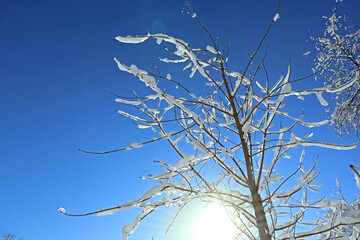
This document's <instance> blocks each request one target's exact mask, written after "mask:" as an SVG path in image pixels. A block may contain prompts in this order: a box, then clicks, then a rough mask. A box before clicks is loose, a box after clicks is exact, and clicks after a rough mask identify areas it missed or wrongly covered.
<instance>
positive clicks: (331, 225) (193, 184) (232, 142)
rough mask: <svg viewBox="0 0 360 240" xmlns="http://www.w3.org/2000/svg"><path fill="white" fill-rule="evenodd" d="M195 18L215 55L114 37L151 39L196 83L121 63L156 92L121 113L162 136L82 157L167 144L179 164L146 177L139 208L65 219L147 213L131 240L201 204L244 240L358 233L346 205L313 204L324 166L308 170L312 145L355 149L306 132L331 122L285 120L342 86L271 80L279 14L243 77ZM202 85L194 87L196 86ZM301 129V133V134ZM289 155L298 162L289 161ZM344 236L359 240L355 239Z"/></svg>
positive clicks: (178, 44)
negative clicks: (155, 215) (159, 215)
mask: <svg viewBox="0 0 360 240" xmlns="http://www.w3.org/2000/svg"><path fill="white" fill-rule="evenodd" d="M189 12H190V14H191V15H192V17H193V18H195V20H196V21H198V22H199V23H200V25H201V26H202V27H203V28H204V30H205V31H206V32H207V33H208V35H209V38H210V41H211V46H206V47H205V48H204V49H198V48H196V49H195V48H192V47H190V44H188V43H186V42H185V41H183V40H181V39H178V38H174V37H172V36H168V35H165V34H147V35H145V36H126V37H122V36H117V37H116V40H118V41H120V42H122V43H134V44H135V43H141V42H144V41H147V40H148V39H151V38H153V39H155V40H156V42H157V44H159V45H161V46H162V47H164V49H165V50H167V51H168V53H169V57H166V58H160V60H161V61H163V62H165V63H175V64H184V63H186V62H187V64H186V66H185V67H181V68H183V69H184V70H187V69H188V70H190V75H189V78H193V80H192V81H189V80H188V79H184V77H182V76H172V75H171V74H170V73H166V74H165V75H163V74H161V73H160V72H157V73H151V72H148V71H145V70H142V69H139V68H138V67H137V66H135V65H131V66H127V65H125V64H124V63H122V62H120V61H119V60H118V59H117V58H114V60H115V62H116V64H117V66H118V67H119V69H120V70H122V71H124V72H127V73H129V74H131V75H134V76H135V77H136V78H138V79H139V81H141V82H142V83H144V85H145V86H146V87H147V88H148V89H149V90H150V91H152V94H149V95H145V96H138V95H137V94H135V93H134V96H133V97H120V96H118V98H117V99H116V101H117V102H119V103H123V104H127V105H130V106H133V107H135V108H136V109H137V110H138V112H139V113H138V114H137V115H134V114H131V113H127V112H125V111H123V110H119V111H118V112H119V113H120V114H121V115H123V116H125V117H127V118H129V119H130V120H132V121H133V123H135V124H136V125H137V126H138V127H139V128H140V129H141V130H151V131H153V132H154V134H155V135H156V137H154V138H152V139H149V140H145V141H144V142H141V143H132V144H130V145H129V146H127V147H123V148H120V149H115V150H111V151H107V152H88V151H84V150H82V151H83V152H87V153H93V154H107V153H112V152H119V151H122V150H130V149H134V148H141V147H142V146H143V145H144V144H154V143H156V142H158V141H162V140H164V141H167V142H168V143H169V147H170V149H173V150H174V151H175V152H176V154H177V155H178V159H177V161H175V162H174V161H171V160H169V161H158V164H159V165H160V166H161V167H162V168H164V172H163V173H161V174H156V175H149V176H147V177H144V178H143V179H151V180H154V181H155V182H156V183H157V185H156V186H155V187H153V188H151V189H149V190H148V191H147V192H146V193H145V194H144V195H143V196H142V197H140V198H139V199H136V200H134V201H131V202H128V203H125V204H122V205H119V206H115V207H111V208H107V209H101V210H98V211H95V212H89V213H85V214H78V215H76V214H69V213H67V212H66V211H65V209H64V208H59V211H60V212H61V213H62V214H64V215H68V216H86V215H92V214H96V215H107V214H112V213H115V212H117V211H119V210H122V209H128V208H132V207H137V208H141V209H142V212H141V213H140V214H139V215H138V216H137V217H136V219H135V220H134V221H133V222H132V223H131V224H129V225H127V226H125V227H124V228H123V230H122V233H123V240H126V239H128V237H129V235H130V234H131V233H133V232H134V231H135V230H136V228H137V227H138V226H139V223H140V222H141V221H142V220H143V219H144V218H145V217H147V216H148V215H149V214H150V213H152V212H153V211H155V210H157V209H158V208H159V207H161V206H174V207H177V208H179V210H181V209H182V207H184V206H185V205H187V204H189V203H190V202H192V201H194V200H196V199H197V200H200V201H204V202H214V203H218V204H220V205H222V206H223V207H224V208H225V209H226V211H227V212H228V215H229V217H230V218H231V220H232V222H233V224H234V225H235V226H236V228H237V229H238V234H237V235H236V236H234V238H236V239H261V240H270V239H300V238H308V237H310V236H314V235H317V236H319V237H322V238H325V237H326V236H328V234H333V232H334V231H335V232H337V233H338V234H337V235H336V236H337V237H338V236H341V232H342V228H343V227H345V228H346V229H347V230H349V229H353V228H354V227H359V226H360V218H358V217H352V215H346V216H344V215H341V214H340V213H341V211H342V207H344V206H347V205H341V204H338V201H333V200H329V199H319V200H312V201H309V200H308V191H309V190H310V191H314V192H317V191H318V190H317V187H318V186H319V184H316V183H315V179H316V177H317V176H318V175H319V172H317V171H316V170H315V165H316V162H315V163H314V164H313V166H312V167H310V168H309V169H307V170H305V169H304V167H303V164H302V163H303V161H304V156H305V148H306V147H308V146H317V147H324V148H332V149H339V150H348V149H353V148H355V147H356V145H355V144H353V145H349V146H343V145H338V144H333V143H324V142H319V141H316V140H312V137H313V134H312V133H311V132H308V131H307V130H308V128H316V127H320V126H322V125H325V124H327V123H328V122H329V121H328V120H322V121H319V122H307V121H304V120H303V114H302V113H299V114H298V116H292V115H291V114H288V113H287V112H286V111H287V110H286V109H289V108H290V109H291V110H292V112H294V111H295V110H297V108H296V107H295V106H293V107H291V106H288V105H287V103H288V102H287V101H286V100H287V99H288V98H291V97H297V98H299V99H300V100H299V101H301V100H303V99H304V96H305V95H309V94H315V95H316V97H317V99H318V100H319V102H320V103H321V104H322V105H326V104H327V103H326V101H325V99H324V98H323V97H322V93H323V92H333V93H336V92H339V91H341V90H342V89H343V88H344V86H343V85H338V86H335V87H333V88H330V87H324V88H317V89H307V90H293V89H292V82H293V81H295V79H294V80H291V79H290V75H291V65H289V66H288V69H287V73H286V74H285V76H284V75H282V76H281V77H280V78H278V80H277V81H272V79H271V78H270V76H269V75H268V72H267V70H266V67H265V63H264V61H265V57H266V54H267V51H261V50H260V49H261V47H262V44H263V41H264V39H265V38H266V36H267V34H268V32H269V31H270V29H271V28H272V26H273V24H274V23H275V22H276V21H277V20H278V19H279V13H276V14H275V16H274V18H273V19H272V21H271V23H270V25H269V28H268V30H267V32H266V34H265V35H264V36H263V38H262V40H261V41H260V43H259V45H258V47H257V48H256V49H255V51H254V52H253V54H251V55H250V58H249V60H248V62H247V64H246V65H245V66H244V68H243V69H244V70H243V72H238V71H233V70H231V69H230V63H229V60H228V56H227V53H226V54H224V53H223V52H221V51H220V49H219V44H218V42H217V41H215V40H214V38H213V36H212V35H211V34H210V33H209V32H208V30H207V29H206V28H205V27H204V25H203V24H202V22H200V20H199V19H198V18H197V17H196V14H195V13H193V12H192V11H191V9H190V8H189ZM226 52H227V51H226ZM260 53H261V54H262V53H263V55H262V56H260ZM256 60H257V61H256ZM254 62H257V63H256V64H253V63H254ZM195 81H196V82H197V83H196V84H197V85H196V88H194V87H193V82H195ZM164 83H165V84H166V90H165V87H164V86H163V84H164ZM171 84H173V86H171ZM198 86H201V87H198ZM190 89H192V90H190ZM139 114H140V115H139ZM299 129H301V133H295V131H297V130H299ZM299 148H300V149H299ZM291 156H292V157H293V158H295V159H293V160H291V159H290V158H291ZM294 163H295V164H294ZM290 165H292V166H293V168H291V167H290ZM279 166H280V168H279ZM281 166H284V167H281ZM281 169H286V170H284V171H281ZM275 170H276V171H275ZM210 172H211V174H210ZM214 176H216V177H215V178H214ZM321 210H326V211H327V213H326V214H325V215H320V216H319V215H317V214H315V212H314V211H321ZM354 211H357V212H356V213H358V212H359V210H354ZM351 213H353V211H352V212H351ZM170 226H171V224H170ZM346 234H348V235H349V234H350V237H351V239H355V238H354V237H355V235H354V234H353V235H351V233H348V232H346ZM343 236H345V233H343Z"/></svg>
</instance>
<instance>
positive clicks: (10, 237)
mask: <svg viewBox="0 0 360 240" xmlns="http://www.w3.org/2000/svg"><path fill="white" fill-rule="evenodd" d="M1 240H23V239H22V238H16V237H15V234H13V233H4V234H3V235H2V237H1Z"/></svg>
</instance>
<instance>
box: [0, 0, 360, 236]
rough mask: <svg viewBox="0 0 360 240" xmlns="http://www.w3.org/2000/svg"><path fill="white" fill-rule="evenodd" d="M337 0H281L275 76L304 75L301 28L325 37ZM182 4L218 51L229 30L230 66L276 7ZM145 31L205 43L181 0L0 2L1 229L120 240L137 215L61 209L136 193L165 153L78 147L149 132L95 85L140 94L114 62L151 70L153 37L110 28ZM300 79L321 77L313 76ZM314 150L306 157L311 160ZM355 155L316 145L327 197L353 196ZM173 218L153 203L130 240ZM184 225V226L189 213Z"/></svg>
mask: <svg viewBox="0 0 360 240" xmlns="http://www.w3.org/2000/svg"><path fill="white" fill-rule="evenodd" d="M334 2H335V0H334V1H330V0H317V1H313V0H302V1H282V6H281V11H280V19H279V20H278V21H277V22H276V24H275V25H274V28H273V30H272V32H271V33H270V36H269V38H268V40H267V41H266V43H265V44H266V45H267V46H269V57H268V59H267V67H268V69H269V71H270V74H271V76H272V77H273V78H278V76H280V75H281V73H283V72H285V71H286V70H287V65H288V59H289V57H291V59H292V68H293V75H292V76H293V77H294V78H295V77H301V76H304V75H307V74H309V73H311V67H312V58H311V57H310V58H305V57H304V56H302V54H303V53H304V52H306V51H308V50H312V49H313V43H312V42H307V40H309V34H314V35H320V34H321V31H322V29H323V24H324V20H323V19H322V16H324V15H326V16H329V15H330V13H331V9H332V7H333V5H334ZM190 4H191V7H192V9H193V11H194V12H196V13H197V16H198V17H199V18H200V19H201V20H202V21H203V22H204V24H205V25H206V26H207V27H208V29H209V30H210V32H211V33H213V35H214V36H218V37H219V38H220V41H221V42H222V43H223V44H224V45H223V46H226V41H227V38H228V28H229V25H231V28H232V36H231V38H232V42H231V53H230V58H231V59H232V61H233V63H235V64H236V63H239V64H242V63H243V62H244V59H246V53H247V52H252V51H253V50H254V48H255V47H256V46H257V44H258V42H259V41H260V39H261V36H262V35H263V34H264V32H265V31H266V28H267V26H268V24H269V22H270V21H271V19H272V18H273V16H274V14H275V13H276V9H277V8H278V1H275V0H258V1H243V0H241V1H235V0H232V1H231V0H222V1H221V2H220V1H215V0H191V1H190ZM359 10H360V1H358V0H345V1H344V3H343V4H342V8H341V11H340V12H343V13H346V14H347V15H348V16H349V17H350V22H351V23H352V24H353V25H355V26H359V23H360V17H359V15H358V12H359ZM183 11H184V12H183ZM147 31H150V32H154V31H155V32H159V31H160V32H163V33H166V34H169V35H174V36H175V37H179V38H182V39H184V40H185V41H187V42H188V43H189V44H190V45H191V46H193V47H206V45H208V44H209V43H210V42H209V39H208V38H207V36H206V34H205V33H204V32H203V31H202V29H201V28H200V26H199V25H198V24H197V23H196V22H195V21H194V20H193V19H192V18H191V17H190V16H189V15H187V14H186V9H185V5H184V1H183V0H117V1H115V0H113V1H111V0H102V1H97V0H88V1H84V0H78V1H74V0H72V1H69V0H62V1H54V0H46V1H45V0H18V1H2V2H1V5H0V81H1V94H0V109H1V117H0V140H1V144H0V163H1V168H0V169H1V174H0V234H2V233H4V232H13V233H15V234H16V235H17V236H19V237H22V238H24V240H45V239H46V240H48V239H51V240H64V239H67V240H75V239H76V240H79V239H84V240H85V239H86V240H99V239H102V240H111V239H120V238H121V228H122V226H123V225H125V224H127V223H129V222H130V221H132V219H133V218H134V217H135V216H136V213H137V211H136V210H135V211H134V210H127V211H120V212H118V213H116V214H114V215H111V216H105V217H96V216H90V217H83V218H71V217H66V216H62V215H61V214H60V213H59V212H57V208H58V207H60V206H61V207H64V208H66V209H67V210H68V211H69V212H73V213H83V212H86V211H93V210H98V209H100V208H105V207H111V206H115V205H118V204H121V203H124V202H126V201H130V200H133V199H135V198H137V197H139V196H141V194H142V193H143V192H144V191H145V190H146V188H147V187H149V186H151V184H152V183H151V182H146V181H143V180H141V179H140V178H139V177H140V176H145V175H147V174H148V173H151V172H152V171H158V170H159V169H158V168H157V167H156V166H155V165H153V163H152V161H153V160H160V159H164V160H166V159H167V158H169V157H172V156H173V155H172V153H169V152H167V149H166V148H164V147H163V146H165V145H158V146H156V145H155V146H151V147H144V148H142V149H140V150H134V151H126V152H121V153H116V154H111V155H105V156H94V155H88V154H84V153H81V152H79V151H77V150H76V149H77V148H84V149H87V150H94V151H102V150H111V149H113V148H118V147H122V146H125V145H128V144H130V143H132V142H139V141H140V139H144V138H146V137H151V136H152V135H151V134H150V133H149V135H147V134H145V132H144V131H139V130H137V128H136V127H135V126H133V125H132V124H131V123H130V122H129V121H128V120H127V119H125V118H123V117H122V116H120V115H119V114H117V113H116V112H115V110H117V109H120V108H121V107H124V106H123V105H119V104H117V103H115V101H114V97H113V96H111V95H109V94H107V93H105V92H104V91H103V90H108V91H112V92H116V93H118V94H120V95H125V96H130V95H131V90H132V89H135V90H136V89H138V90H137V92H139V93H141V89H142V88H141V84H138V83H137V82H136V81H135V79H133V78H131V77H130V76H128V75H126V74H124V73H121V72H119V70H118V68H117V67H116V66H115V63H114V62H113V57H115V56H116V57H118V58H119V59H121V60H123V61H124V63H125V64H133V63H135V64H136V65H137V66H139V67H142V68H143V69H149V70H151V67H152V63H154V64H157V60H156V58H155V57H154V56H157V55H159V54H160V53H161V52H162V51H161V49H160V48H158V47H157V45H156V44H155V43H154V42H151V41H149V42H147V43H145V44H143V45H142V46H141V45H125V44H121V43H119V42H117V41H116V40H115V39H114V37H115V35H114V33H113V32H115V33H117V34H119V35H142V34H146V33H147ZM302 84H303V85H299V86H300V87H301V86H302V87H312V86H316V85H319V84H321V83H319V82H317V83H316V82H315V83H314V81H313V79H309V80H306V81H305V82H303V83H302ZM326 97H329V96H326ZM309 103H311V100H308V101H307V102H306V104H305V105H306V109H305V112H307V114H308V115H305V116H306V117H307V120H310V121H311V120H320V119H321V118H322V117H324V116H325V115H324V114H323V110H322V109H321V108H319V107H316V106H313V105H312V104H309ZM322 134H323V135H322V139H326V140H328V141H329V142H333V143H341V141H340V139H339V138H338V136H337V134H336V133H335V132H334V131H333V130H332V128H331V127H328V128H325V130H323V131H322ZM319 139H320V137H319ZM350 142H351V139H346V140H345V141H343V143H350ZM318 150H319V149H315V150H314V151H313V152H312V153H311V152H310V153H309V155H307V157H309V158H310V159H309V164H311V163H312V162H313V160H314V158H315V157H316V155H317V153H318ZM314 156H315V157H314ZM359 162H360V152H359V149H356V150H354V151H349V152H339V151H333V150H326V151H324V150H321V152H320V159H319V164H318V170H320V171H321V172H322V173H323V174H322V175H321V177H320V178H319V181H320V182H322V183H324V184H327V185H326V186H325V187H324V188H323V191H324V192H326V193H328V194H329V193H331V191H332V189H333V188H335V178H334V177H335V176H336V175H337V176H338V177H339V179H340V182H341V183H343V185H344V190H345V191H346V193H347V194H348V196H349V198H352V196H353V195H352V194H353V193H354V192H357V193H359V189H357V188H356V185H355V182H354V179H353V177H352V173H351V171H350V169H349V168H348V165H349V164H354V165H357V163H359ZM173 213H174V211H170V212H167V210H166V209H161V211H160V213H158V214H154V215H153V216H150V217H149V218H148V219H147V220H146V221H145V222H144V223H143V224H142V225H140V228H139V230H138V231H137V232H136V233H135V234H134V235H133V236H132V238H130V239H137V240H146V239H148V240H150V239H151V236H154V237H155V238H154V239H156V240H159V239H163V236H162V233H163V231H164V228H166V226H165V225H164V224H165V223H166V221H167V220H168V219H170V218H171V216H172V214H173ZM188 218H192V217H188ZM182 221H184V222H187V223H189V222H191V220H189V219H187V217H186V216H185V217H183V220H182ZM180 225H181V224H180ZM178 229H179V228H178ZM168 239H171V238H168Z"/></svg>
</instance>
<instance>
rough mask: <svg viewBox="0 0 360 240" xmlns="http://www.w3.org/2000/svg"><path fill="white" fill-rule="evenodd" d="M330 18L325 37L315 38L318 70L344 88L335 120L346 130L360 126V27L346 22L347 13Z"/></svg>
mask: <svg viewBox="0 0 360 240" xmlns="http://www.w3.org/2000/svg"><path fill="white" fill-rule="evenodd" d="M336 10H337V8H335V9H334V11H333V13H332V15H331V16H330V17H328V18H326V19H327V22H326V29H325V31H324V34H323V36H322V37H318V38H315V37H313V40H315V43H316V58H315V68H314V71H320V75H322V76H323V78H324V80H325V85H326V86H327V87H338V86H341V85H343V86H344V88H343V89H342V90H341V91H338V92H337V94H336V97H335V99H336V106H335V109H334V112H333V113H332V115H331V117H332V119H331V123H332V124H333V125H334V126H335V128H336V130H337V131H338V132H339V133H340V134H342V133H356V134H357V135H358V136H359V129H360V29H357V30H355V29H352V28H351V27H349V26H347V25H346V18H345V16H338V15H337V14H336Z"/></svg>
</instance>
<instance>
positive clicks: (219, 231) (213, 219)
mask: <svg viewBox="0 0 360 240" xmlns="http://www.w3.org/2000/svg"><path fill="white" fill-rule="evenodd" d="M235 233H236V228H235V226H234V224H233V223H232V221H231V220H230V218H229V216H228V214H227V212H226V210H225V209H224V207H223V206H221V205H219V204H215V203H212V204H209V205H208V206H206V209H205V211H204V212H203V214H202V215H201V216H200V217H199V219H198V222H197V223H196V227H195V230H194V233H193V235H192V236H191V238H190V239H191V240H219V239H221V240H232V239H233V237H234V235H235Z"/></svg>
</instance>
